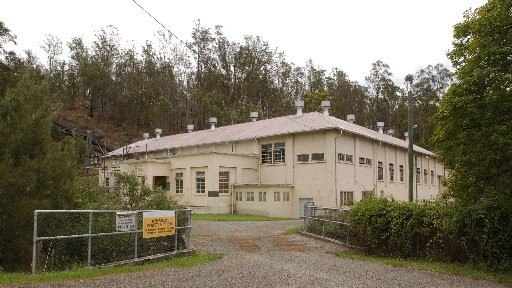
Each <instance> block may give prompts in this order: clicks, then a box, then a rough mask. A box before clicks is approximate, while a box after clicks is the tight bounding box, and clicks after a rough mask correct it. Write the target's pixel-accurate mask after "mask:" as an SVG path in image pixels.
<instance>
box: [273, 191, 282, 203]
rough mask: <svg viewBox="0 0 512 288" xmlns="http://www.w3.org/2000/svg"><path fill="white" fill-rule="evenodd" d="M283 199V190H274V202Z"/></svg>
mask: <svg viewBox="0 0 512 288" xmlns="http://www.w3.org/2000/svg"><path fill="white" fill-rule="evenodd" d="M279 201H281V192H274V202H279Z"/></svg>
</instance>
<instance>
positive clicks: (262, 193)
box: [258, 191, 267, 202]
mask: <svg viewBox="0 0 512 288" xmlns="http://www.w3.org/2000/svg"><path fill="white" fill-rule="evenodd" d="M258 201H259V202H267V191H259V192H258Z"/></svg>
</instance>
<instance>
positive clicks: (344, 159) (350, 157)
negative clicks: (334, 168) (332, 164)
mask: <svg viewBox="0 0 512 288" xmlns="http://www.w3.org/2000/svg"><path fill="white" fill-rule="evenodd" d="M338 161H342V162H346V163H354V155H349V154H343V153H338Z"/></svg>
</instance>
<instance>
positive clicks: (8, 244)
mask: <svg viewBox="0 0 512 288" xmlns="http://www.w3.org/2000/svg"><path fill="white" fill-rule="evenodd" d="M48 98H49V88H48V84H47V83H46V81H42V77H41V75H40V74H39V73H37V71H36V72H35V71H34V70H28V69H27V70H25V72H24V74H23V76H22V77H21V80H20V81H19V82H18V83H17V85H16V86H15V87H14V88H11V89H9V90H8V91H7V94H6V96H5V97H4V98H3V99H0V135H2V137H0V175H2V177H0V266H1V267H3V268H4V269H6V270H9V271H13V270H19V269H27V270H28V268H29V267H30V261H31V255H32V226H33V221H32V220H33V215H34V210H36V209H65V208H70V206H72V203H73V189H72V188H73V182H74V171H75V162H74V158H73V155H72V153H71V152H70V149H69V146H68V145H66V144H65V143H64V142H56V141H54V140H53V139H52V137H51V135H52V133H51V131H52V123H51V114H50V112H49V111H50V110H49V106H48V104H49V100H48Z"/></svg>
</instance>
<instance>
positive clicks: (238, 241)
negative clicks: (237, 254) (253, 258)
mask: <svg viewBox="0 0 512 288" xmlns="http://www.w3.org/2000/svg"><path fill="white" fill-rule="evenodd" d="M255 240H256V238H255V237H249V236H235V237H233V238H232V242H233V243H234V244H235V245H236V246H238V248H239V249H240V250H241V251H244V252H248V253H255V252H259V251H260V250H261V247H260V246H259V245H258V244H256V243H255Z"/></svg>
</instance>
